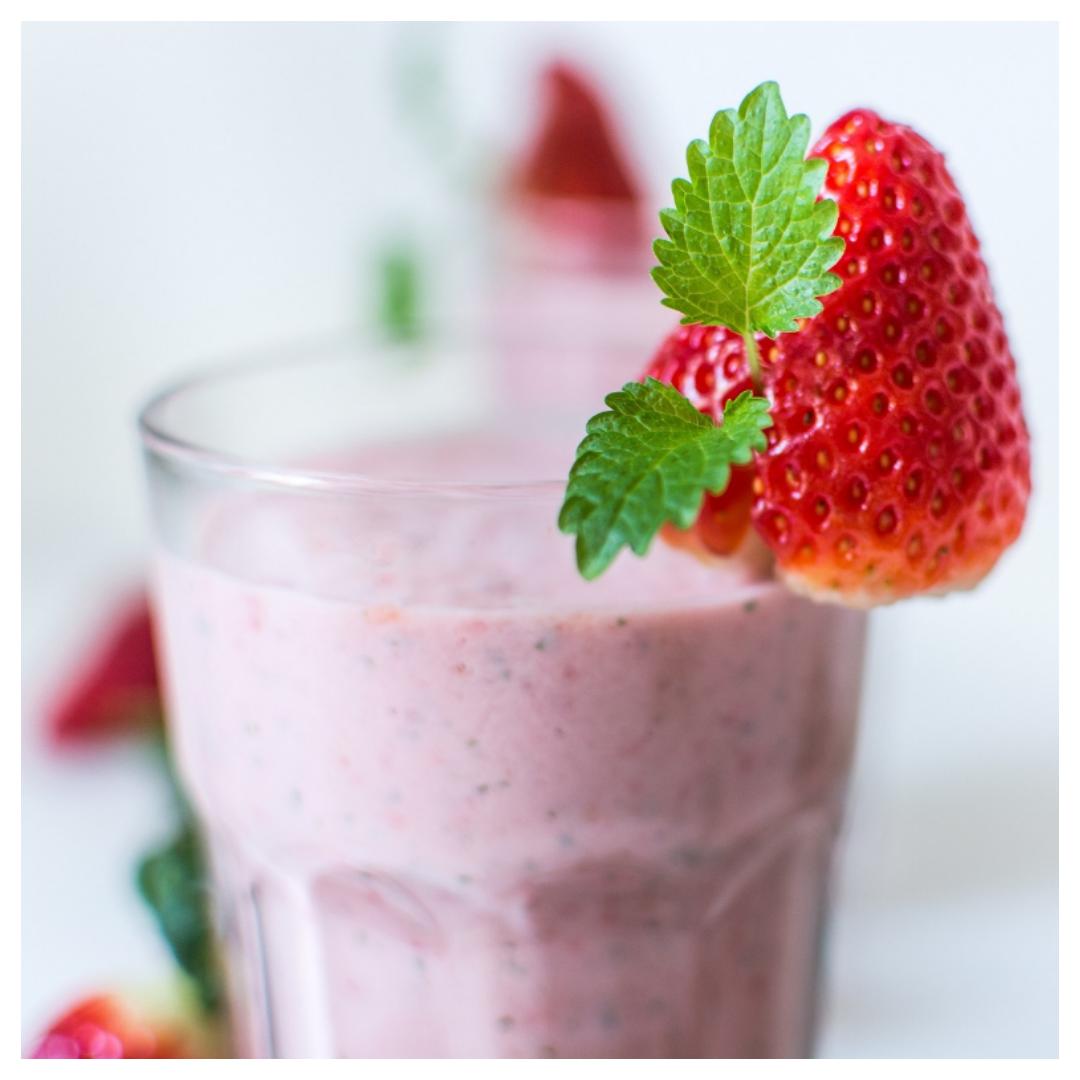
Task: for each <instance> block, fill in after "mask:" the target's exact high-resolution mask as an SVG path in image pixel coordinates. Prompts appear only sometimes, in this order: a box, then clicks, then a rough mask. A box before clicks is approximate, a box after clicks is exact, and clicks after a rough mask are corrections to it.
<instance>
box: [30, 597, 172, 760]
mask: <svg viewBox="0 0 1080 1080" xmlns="http://www.w3.org/2000/svg"><path fill="white" fill-rule="evenodd" d="M160 715H161V700H160V691H159V687H158V672H157V662H156V660H155V657H154V639H153V627H152V624H151V618H150V606H149V603H148V602H147V599H146V596H145V595H142V594H140V595H138V596H135V597H133V598H131V599H128V600H126V601H124V603H123V604H122V606H121V607H120V608H119V609H118V610H117V611H116V612H115V614H114V615H113V616H112V617H111V619H110V621H109V623H108V625H107V626H105V627H103V629H102V632H101V634H100V636H99V638H98V640H97V641H96V642H95V644H94V647H93V649H92V650H91V652H90V653H89V654H88V655H87V656H86V657H85V658H84V659H83V661H82V663H81V665H80V666H79V669H78V670H77V671H76V672H75V673H74V674H73V676H72V678H71V679H70V680H69V682H68V683H67V684H66V685H65V686H64V687H63V689H62V691H61V693H60V695H59V696H58V697H57V699H56V700H55V701H54V702H53V703H52V705H51V707H50V708H49V710H48V717H47V725H48V729H49V732H50V735H51V736H52V738H53V739H54V741H56V742H57V743H68V742H80V741H85V740H92V739H98V738H103V737H106V736H108V735H111V734H115V733H117V732H120V731H126V730H130V729H132V728H136V727H144V726H147V725H149V724H151V723H156V722H159V721H160Z"/></svg>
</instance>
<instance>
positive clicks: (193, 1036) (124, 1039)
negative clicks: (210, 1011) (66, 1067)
mask: <svg viewBox="0 0 1080 1080" xmlns="http://www.w3.org/2000/svg"><path fill="white" fill-rule="evenodd" d="M217 1038H218V1034H217V1032H216V1031H213V1030H211V1028H210V1027H206V1026H205V1025H204V1024H202V1023H201V1022H200V1021H199V1020H197V1019H196V1018H195V1017H194V1015H187V1014H181V1013H180V1012H179V1011H177V1009H176V1008H175V1006H173V1007H172V1008H171V1009H170V1010H169V1011H168V1012H164V1011H162V1010H161V1009H158V1010H156V1011H155V1010H153V1009H147V1008H146V1007H144V1006H137V1005H135V1004H134V1003H133V1002H131V1001H129V1000H126V999H123V998H120V997H118V996H117V995H115V994H97V995H94V996H93V997H88V998H85V999H83V1000H82V1001H80V1002H78V1003H77V1004H76V1005H74V1006H73V1007H72V1008H70V1009H68V1011H67V1012H65V1013H64V1014H63V1015H62V1016H61V1017H60V1018H59V1019H58V1020H56V1021H54V1022H53V1023H52V1024H51V1025H50V1026H49V1029H48V1031H46V1033H45V1034H44V1035H43V1036H42V1038H41V1040H40V1041H39V1042H38V1044H37V1046H36V1047H35V1048H34V1051H33V1053H32V1054H31V1055H30V1056H31V1057H35V1058H182V1057H202V1056H209V1055H210V1054H212V1053H214V1052H215V1050H216V1045H217Z"/></svg>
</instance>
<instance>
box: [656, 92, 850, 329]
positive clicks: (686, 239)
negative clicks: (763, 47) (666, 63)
mask: <svg viewBox="0 0 1080 1080" xmlns="http://www.w3.org/2000/svg"><path fill="white" fill-rule="evenodd" d="M809 141H810V121H809V120H808V119H807V118H806V117H805V116H803V115H801V114H800V115H796V116H790V117H789V116H788V115H787V111H786V109H785V108H784V103H783V101H782V100H781V98H780V88H779V87H778V86H777V85H776V83H774V82H766V83H762V84H761V85H760V86H759V87H757V89H755V90H753V91H751V92H750V93H749V94H748V95H747V96H746V98H744V99H743V102H742V104H741V105H740V106H739V108H738V110H735V109H725V110H723V111H722V112H718V113H717V114H716V115H715V116H714V117H713V121H712V124H711V125H710V128H709V139H708V142H704V141H702V140H700V139H698V140H695V141H694V142H692V143H691V144H690V145H689V147H688V148H687V151H686V163H687V167H688V169H689V172H690V179H689V180H683V179H679V180H676V181H675V182H674V183H673V184H672V186H671V191H672V195H673V196H674V200H675V208H674V209H673V210H662V211H661V212H660V221H661V223H662V224H663V226H664V229H665V231H666V232H667V234H668V239H666V240H665V239H660V240H657V241H656V243H655V244H654V247H653V251H654V253H655V254H656V257H657V259H658V260H659V261H660V265H659V266H658V267H656V269H654V270H653V278H654V280H655V281H656V283H657V284H658V285H659V286H660V288H661V289H662V290H663V291H664V293H665V298H664V300H663V301H662V302H663V303H664V304H665V305H667V306H668V307H671V308H674V309H675V310H676V311H681V312H682V313H683V315H684V318H683V320H682V321H683V322H684V323H704V324H708V325H712V326H715V325H723V326H727V327H728V328H729V329H731V330H734V331H735V332H737V333H741V334H744V335H746V334H751V333H753V332H755V331H757V332H760V333H763V334H766V335H768V336H769V337H775V336H776V335H777V334H780V333H783V332H786V331H791V330H795V329H796V319H800V318H806V317H810V316H813V315H816V314H817V313H818V312H819V311H820V310H821V304H820V303H819V302H818V300H817V297H819V296H824V295H825V294H827V293H830V292H832V291H833V290H834V289H837V288H839V286H840V278H839V277H838V276H837V275H836V274H832V273H829V272H828V271H829V267H831V266H832V265H833V264H834V263H835V262H836V261H837V260H838V259H839V258H840V256H841V254H842V253H843V250H844V241H843V239H842V238H840V237H838V236H833V235H831V234H832V231H833V228H834V227H835V225H836V218H837V208H836V203H834V202H833V201H832V200H831V199H819V198H818V195H819V193H820V191H821V185H822V182H823V180H824V178H825V170H826V163H825V161H824V160H822V159H821V158H811V159H809V160H807V159H806V149H807V145H808V143H809Z"/></svg>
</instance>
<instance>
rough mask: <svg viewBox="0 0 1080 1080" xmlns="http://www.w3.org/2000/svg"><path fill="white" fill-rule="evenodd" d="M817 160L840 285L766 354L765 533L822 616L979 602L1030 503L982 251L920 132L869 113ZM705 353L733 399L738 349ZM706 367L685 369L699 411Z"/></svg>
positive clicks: (697, 364) (760, 500) (836, 131)
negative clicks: (945, 598) (930, 599)
mask: <svg viewBox="0 0 1080 1080" xmlns="http://www.w3.org/2000/svg"><path fill="white" fill-rule="evenodd" d="M812 153H813V154H815V155H816V156H821V157H825V158H826V159H827V160H828V161H829V172H828V178H827V180H826V186H825V190H826V192H827V194H829V195H830V196H832V197H833V198H835V199H836V201H837V203H838V205H839V211H840V214H839V220H838V222H837V228H836V231H837V234H838V235H840V236H843V237H844V238H845V240H846V242H847V247H846V250H845V253H844V255H843V257H842V258H841V260H840V262H839V263H838V264H837V266H836V268H835V269H836V271H837V272H838V273H839V274H840V275H841V276H842V277H843V279H844V284H843V286H842V287H841V288H840V289H839V290H837V291H836V292H835V293H832V294H831V295H829V296H826V297H824V298H823V304H824V310H823V311H822V312H821V314H819V315H818V316H816V317H815V318H814V319H812V320H809V321H808V322H807V323H806V324H804V326H803V327H802V328H801V330H800V331H799V332H798V333H794V334H787V335H784V336H783V337H781V338H780V339H779V341H778V342H777V343H776V344H772V343H769V342H765V341H763V342H762V353H763V358H764V359H765V368H764V378H765V382H766V387H765V389H766V393H767V395H768V396H769V398H770V400H771V401H772V403H773V408H772V414H773V417H774V420H775V426H774V427H773V428H771V429H770V430H769V431H768V432H767V435H768V437H769V447H768V450H767V451H766V452H765V453H764V454H763V455H762V456H761V457H759V458H758V460H757V462H756V470H757V475H756V477H755V479H754V490H755V494H756V498H755V500H754V506H753V520H754V524H755V525H756V527H757V529H758V531H759V532H760V534H761V535H762V537H763V538H764V539H765V542H766V543H767V544H768V545H769V547H770V548H771V549H772V551H773V553H774V554H775V556H776V559H777V563H778V567H779V570H780V572H781V574H782V575H783V576H784V578H785V579H786V580H787V581H788V582H789V584H791V585H792V586H793V587H795V588H797V589H799V590H800V591H804V592H808V593H811V594H813V595H815V596H817V597H819V598H823V599H835V600H838V601H841V602H843V603H848V604H856V605H872V604H880V603H888V602H890V601H893V600H898V599H901V598H903V597H905V596H909V595H912V594H915V593H923V592H933V593H939V592H946V591H948V590H950V589H954V588H965V587H970V586H972V585H974V584H975V583H976V582H978V581H979V580H980V579H981V578H982V577H983V576H984V575H985V574H986V573H987V572H988V571H989V570H990V569H991V567H993V565H994V563H995V562H996V561H997V559H998V557H999V556H1000V555H1001V553H1002V552H1003V551H1004V550H1005V548H1007V547H1008V546H1009V545H1010V544H1011V543H1012V542H1013V541H1014V540H1015V539H1016V537H1017V536H1018V535H1019V533H1020V529H1021V527H1022V525H1023V521H1024V514H1025V510H1026V506H1027V499H1028V495H1029V493H1030V489H1031V480H1030V455H1029V442H1028V432H1027V428H1026V426H1025V424H1024V418H1023V414H1022V411H1021V406H1020V392H1019V388H1018V386H1017V382H1016V368H1015V363H1014V361H1013V358H1012V354H1011V352H1010V351H1009V344H1008V340H1007V339H1006V336H1005V331H1004V327H1003V324H1002V319H1001V314H1000V312H999V311H998V309H997V306H996V304H995V303H994V298H993V293H992V291H991V287H990V282H989V277H988V275H987V271H986V266H985V264H984V263H983V261H982V258H981V257H980V254H979V244H978V241H977V239H976V238H975V236H974V233H973V232H972V230H971V225H970V223H969V221H968V218H967V212H966V210H965V208H964V203H963V200H962V199H961V198H960V196H959V194H958V192H957V190H956V187H955V185H954V184H953V181H952V178H951V177H950V176H949V174H948V172H947V170H946V168H945V163H944V159H943V157H942V155H941V154H940V153H939V152H938V151H936V150H935V149H934V148H933V147H932V146H931V145H930V144H929V143H928V142H926V140H925V139H923V138H922V137H921V136H919V135H917V134H916V133H915V132H914V131H912V130H911V129H910V128H907V127H904V126H903V125H899V124H892V123H888V122H886V121H883V120H882V119H881V118H880V117H878V116H877V115H876V114H874V113H872V112H869V111H866V110H857V111H855V112H851V113H848V114H847V115H846V116H844V117H841V119H839V120H838V121H836V123H834V124H833V125H832V127H830V128H829V129H828V131H826V133H825V135H824V136H823V137H822V138H821V140H820V141H819V142H818V143H817V145H816V146H815V148H814V149H813V151H812ZM682 332H683V331H679V332H678V333H682ZM704 340H706V339H703V341H704ZM708 341H709V344H710V346H712V347H713V348H716V347H718V346H719V347H720V350H721V353H722V355H723V356H724V357H726V361H725V363H726V365H727V366H726V368H725V371H724V374H723V379H724V380H725V381H726V382H730V381H731V380H735V381H736V384H738V380H739V379H740V377H741V375H742V373H743V370H744V369H743V368H738V369H736V368H735V366H734V357H735V356H741V354H742V346H741V342H739V341H738V340H737V338H736V336H735V335H734V334H730V333H728V332H727V331H714V332H713V336H712V337H710V338H709V339H708ZM665 348H666V346H665ZM662 351H663V350H662ZM655 363H656V362H655V361H654V369H655ZM709 366H710V362H709V361H708V360H707V359H706V358H705V357H701V358H695V357H691V356H686V357H684V359H683V362H682V367H683V368H684V369H685V370H686V371H691V370H692V371H693V381H694V383H695V393H700V391H698V390H697V389H696V388H697V387H699V386H704V385H707V384H708V381H709V380H708V375H707V373H706V372H707V369H708V367H709ZM658 377H661V376H658ZM717 378H718V380H719V376H717ZM667 381H671V382H674V378H672V377H669V378H668V380H667ZM683 381H684V386H683V387H680V389H683V391H684V392H687V391H686V388H685V382H686V376H684V377H683ZM676 385H678V384H677V383H676ZM687 396H689V397H690V398H691V400H692V401H695V404H699V402H698V400H697V399H696V398H695V397H694V396H692V395H691V394H690V393H688V394H687ZM699 407H700V404H699Z"/></svg>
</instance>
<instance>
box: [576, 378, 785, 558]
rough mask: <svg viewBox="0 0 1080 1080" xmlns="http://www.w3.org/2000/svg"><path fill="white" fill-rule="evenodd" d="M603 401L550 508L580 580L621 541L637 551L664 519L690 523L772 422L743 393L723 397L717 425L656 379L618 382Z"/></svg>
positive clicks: (763, 404)
mask: <svg viewBox="0 0 1080 1080" xmlns="http://www.w3.org/2000/svg"><path fill="white" fill-rule="evenodd" d="M605 404H606V405H607V407H608V410H609V411H608V412H603V413H600V414H599V415H597V416H594V417H593V418H592V419H591V420H590V421H589V423H588V425H587V426H586V429H585V431H586V435H585V438H584V440H582V442H581V444H580V445H579V446H578V448H577V455H576V458H575V460H574V465H573V467H572V468H571V470H570V479H569V481H568V483H567V487H566V498H565V501H564V502H563V505H562V509H561V511H560V513H559V528H560V529H562V531H563V532H565V533H571V534H574V535H575V536H576V537H577V540H576V548H575V550H576V555H577V564H578V569H579V570H580V571H581V574H582V576H583V577H585V578H588V579H592V578H595V577H597V576H598V575H599V574H601V573H603V571H604V570H605V569H606V568H607V567H608V566H609V565H610V564H611V562H612V560H613V559H614V558H615V556H616V555H617V554H618V553H619V551H620V549H621V548H623V547H624V546H626V547H629V548H630V549H631V550H632V551H633V552H634V553H635V554H636V555H644V554H645V553H646V551H648V548H649V544H650V542H651V541H652V538H653V537H654V536H655V535H656V533H657V532H658V531H659V530H660V528H661V526H662V525H663V524H664V523H665V522H668V521H670V522H672V523H674V524H675V525H677V526H678V527H679V528H682V529H685V528H689V526H690V525H691V524H692V523H693V521H694V519H695V518H696V517H697V515H698V512H699V511H700V509H701V504H702V501H703V499H704V493H705V492H706V491H708V492H711V493H713V494H719V493H720V492H721V491H723V490H724V488H726V487H727V484H728V480H729V478H730V475H731V466H732V465H745V464H747V463H748V462H749V461H750V458H751V455H752V452H753V451H754V450H763V449H764V448H765V436H764V434H763V433H762V430H763V429H764V428H766V427H768V426H769V425H770V424H771V423H772V420H771V419H770V417H769V412H768V409H769V403H768V402H767V401H766V400H765V399H764V398H761V397H755V396H754V395H753V394H751V393H750V392H749V391H747V392H746V393H743V394H740V395H739V397H737V398H736V399H735V400H734V401H730V402H728V404H727V405H726V406H725V408H724V420H723V423H722V424H719V425H717V424H714V423H713V421H712V420H711V419H710V418H709V417H708V416H705V415H703V414H702V413H700V412H698V411H697V409H695V408H694V406H693V405H691V404H690V402H689V401H687V399H686V398H685V397H683V396H682V394H680V393H679V392H678V391H677V390H674V389H672V387H670V386H667V385H666V384H664V383H661V382H658V381H657V380H656V379H646V380H645V382H644V383H627V384H626V385H625V386H624V387H623V388H622V390H619V391H617V392H616V393H614V394H609V395H608V396H607V398H606V399H605Z"/></svg>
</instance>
